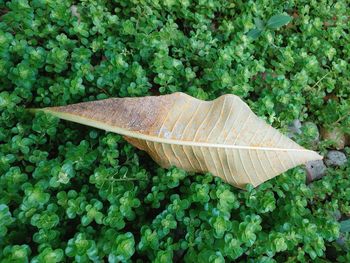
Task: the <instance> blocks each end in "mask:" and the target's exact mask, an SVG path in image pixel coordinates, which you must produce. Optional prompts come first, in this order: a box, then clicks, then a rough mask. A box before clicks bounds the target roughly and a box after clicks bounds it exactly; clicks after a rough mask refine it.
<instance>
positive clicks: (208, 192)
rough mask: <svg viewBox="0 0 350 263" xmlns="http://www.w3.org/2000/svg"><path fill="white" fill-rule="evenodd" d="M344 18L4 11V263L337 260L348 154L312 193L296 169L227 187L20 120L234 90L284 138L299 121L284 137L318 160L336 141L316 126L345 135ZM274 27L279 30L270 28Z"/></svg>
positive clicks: (141, 6) (0, 243) (121, 147)
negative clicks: (98, 104)
mask: <svg viewBox="0 0 350 263" xmlns="http://www.w3.org/2000/svg"><path fill="white" fill-rule="evenodd" d="M349 9H350V7H349V2H348V1H345V0H342V1H313V0H311V1H292V0H291V1H265V0H259V1H214V0H198V1H178V0H166V1H158V0H132V1H129V0H128V1H126V0H125V1H124V0H118V1H103V0H101V1H96V0H82V1H69V0H61V1H54V0H32V1H27V0H12V1H3V0H0V80H1V81H0V262H1V263H9V262H43V263H44V262H45V263H46V262H106V261H109V262H150V261H152V262H171V261H173V262H225V261H227V262H230V261H237V262H297V261H300V262H311V261H315V262H334V261H338V262H349V261H350V252H349V249H350V238H349V228H348V227H347V224H346V222H347V221H346V219H347V218H348V216H350V191H349V189H350V180H349V175H350V162H349V159H350V158H349V155H350V149H349V148H345V149H344V152H345V154H346V155H347V157H348V161H347V163H345V164H344V165H343V166H341V167H334V168H331V167H328V168H327V171H326V176H324V177H323V178H322V179H320V180H317V181H313V182H312V183H310V184H307V183H306V177H307V176H306V172H305V170H304V169H303V168H302V167H297V168H294V169H291V170H289V171H288V172H286V173H284V174H282V175H280V176H278V177H276V178H274V179H272V180H270V181H268V182H266V183H264V184H262V185H260V186H259V187H257V188H256V189H254V188H253V187H252V186H251V185H247V187H246V190H238V189H236V188H233V187H232V186H230V185H228V184H226V183H224V182H223V181H222V180H221V179H219V178H216V177H215V178H214V177H213V176H212V175H210V174H205V175H202V174H189V173H186V172H184V171H182V170H180V169H178V168H175V167H173V168H171V169H168V170H166V169H162V168H160V167H158V166H157V165H156V164H155V163H154V162H153V161H152V160H151V159H150V158H149V157H148V156H147V155H146V154H145V153H144V152H142V151H139V150H136V149H135V148H134V147H132V146H131V145H130V144H128V143H127V142H126V141H124V140H123V139H122V138H121V137H120V136H119V135H117V134H112V133H106V132H104V131H101V130H97V129H94V128H89V127H85V126H82V125H78V124H74V123H68V122H65V121H59V120H58V119H57V118H55V117H53V116H50V115H47V114H44V113H37V114H36V115H31V114H30V113H28V112H27V111H26V108H33V107H35V108H41V107H48V106H58V105H67V104H72V103H77V102H81V101H91V100H96V99H104V98H109V97H128V96H145V95H158V94H166V93H173V92H176V91H182V92H185V93H187V94H189V95H191V96H194V97H197V98H200V99H214V98H216V97H218V96H220V95H222V94H227V93H231V94H235V95H238V96H240V97H241V98H242V99H244V100H245V101H246V102H247V103H248V104H249V106H250V107H251V108H252V109H253V111H254V112H255V113H256V114H257V115H259V116H260V117H261V118H263V119H265V120H266V121H267V122H268V123H269V124H271V125H272V126H274V127H276V128H278V129H279V130H280V131H282V132H284V133H286V134H287V132H288V125H289V124H290V123H291V122H292V121H293V120H295V119H299V120H300V121H302V122H308V123H309V124H308V125H304V126H303V127H302V133H301V134H298V135H296V136H295V137H294V139H295V140H296V141H297V142H298V143H300V144H301V145H303V146H305V147H306V148H310V149H314V150H317V151H319V152H321V153H322V154H326V152H327V151H328V150H329V149H333V148H334V143H333V142H332V141H329V140H323V139H322V138H321V139H320V140H317V137H318V131H317V128H316V129H315V125H317V127H318V128H321V127H325V128H327V129H333V128H335V127H336V128H338V129H340V130H341V131H342V132H344V133H348V134H349V133H350V117H349V115H350V98H349V96H350V88H349V84H350V83H349V79H350V65H349V57H350V45H349V43H350V34H349V26H350V17H349V12H348V11H349ZM276 15H283V16H289V17H290V18H291V19H290V21H287V22H288V23H287V22H286V23H282V24H283V25H282V24H281V25H279V27H276V26H273V25H272V26H271V21H270V24H269V22H268V21H269V20H270V19H271V18H272V17H274V16H276ZM257 21H262V24H261V26H262V25H264V27H263V28H262V29H263V30H261V32H259V36H258V37H256V38H255V37H252V36H251V34H249V32H251V30H254V29H256V28H257ZM265 23H266V26H265ZM258 24H259V23H258ZM268 25H270V27H269V26H268ZM275 27H276V28H275ZM310 123H312V124H313V125H310ZM344 221H345V223H340V222H344Z"/></svg>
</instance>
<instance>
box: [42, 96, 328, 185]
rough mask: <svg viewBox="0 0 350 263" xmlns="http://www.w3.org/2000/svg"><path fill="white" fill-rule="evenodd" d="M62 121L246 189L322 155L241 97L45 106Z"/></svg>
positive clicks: (163, 161) (160, 161)
mask: <svg viewBox="0 0 350 263" xmlns="http://www.w3.org/2000/svg"><path fill="white" fill-rule="evenodd" d="M42 110H43V111H45V112H47V113H51V114H53V115H55V116H57V117H59V118H61V119H65V120H69V121H73V122H77V123H81V124H85V125H89V126H92V127H96V128H100V129H103V130H106V131H111V132H116V133H119V134H122V135H124V137H125V139H126V140H127V141H128V142H130V143H131V144H133V145H134V146H136V147H137V148H139V149H141V150H144V151H146V152H148V154H149V155H150V156H151V157H152V158H153V159H154V160H155V161H156V162H157V163H158V164H159V165H161V166H163V167H170V166H172V165H175V166H177V167H180V168H183V169H185V170H187V171H191V172H211V173H212V174H213V175H215V176H219V177H221V178H222V179H223V180H225V181H226V182H228V183H230V184H232V185H234V186H237V187H239V188H244V186H245V184H247V183H251V184H252V185H254V186H257V185H259V184H261V183H263V182H265V181H267V180H269V179H271V178H273V177H275V176H277V175H279V174H281V173H282V172H284V171H286V170H288V169H290V168H292V167H294V166H297V165H300V164H304V163H306V162H308V161H311V160H318V159H322V156H320V155H319V154H317V153H316V152H314V151H311V150H307V149H304V148H303V147H301V146H299V145H298V144H296V143H295V142H293V141H292V140H291V139H289V138H288V137H286V136H284V135H283V134H281V133H280V132H278V131H277V130H276V129H274V128H273V127H271V126H269V125H268V124H266V123H265V122H264V121H263V120H261V119H259V118H258V117H257V116H256V115H255V114H254V113H253V112H252V111H251V110H250V108H249V107H248V105H247V104H245V103H244V102H243V101H242V100H241V99H240V98H239V97H237V96H235V95H224V96H221V97H219V98H217V99H216V100H213V101H202V100H198V99H195V98H193V97H191V96H188V95H186V94H184V93H174V94H171V95H163V96H148V97H142V98H113V99H106V100H100V101H92V102H84V103H78V104H73V105H68V106H63V107H51V108H44V109H42Z"/></svg>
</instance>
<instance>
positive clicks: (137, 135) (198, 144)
mask: <svg viewBox="0 0 350 263" xmlns="http://www.w3.org/2000/svg"><path fill="white" fill-rule="evenodd" d="M33 111H43V112H46V113H49V114H52V115H54V116H56V117H58V118H60V119H63V120H68V121H72V122H75V123H80V124H84V125H87V126H90V127H95V128H97V129H102V130H105V131H109V132H114V133H118V134H121V135H124V136H128V137H132V138H136V139H141V140H147V141H152V142H157V143H164V144H174V145H181V146H193V147H207V148H226V149H242V150H261V151H282V152H289V151H291V152H313V151H311V150H308V149H294V148H274V147H257V146H241V145H232V144H229V145H228V144H219V143H207V142H193V141H184V140H175V139H167V138H161V137H156V136H151V135H146V134H142V133H139V132H134V131H129V130H126V129H123V128H120V127H117V126H113V125H108V124H106V123H103V122H100V121H96V120H93V119H89V118H86V117H83V116H79V115H75V114H71V113H66V112H59V111H53V110H50V109H47V108H46V109H45V108H44V109H34V110H33Z"/></svg>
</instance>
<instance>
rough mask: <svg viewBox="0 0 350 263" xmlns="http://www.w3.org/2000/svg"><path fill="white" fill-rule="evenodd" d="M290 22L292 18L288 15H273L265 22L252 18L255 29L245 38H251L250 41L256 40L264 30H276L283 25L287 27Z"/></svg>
mask: <svg viewBox="0 0 350 263" xmlns="http://www.w3.org/2000/svg"><path fill="white" fill-rule="evenodd" d="M291 20H292V18H291V17H290V16H289V15H274V16H272V17H270V18H269V19H268V20H267V21H266V22H264V21H262V20H261V19H260V18H254V24H255V26H256V28H254V29H252V30H250V31H249V32H248V33H247V36H248V37H251V38H252V39H257V38H258V37H259V36H260V35H261V34H262V33H263V31H264V30H265V29H273V30H275V29H278V28H280V27H282V26H284V25H287V24H288V23H289V22H290V21H291Z"/></svg>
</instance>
